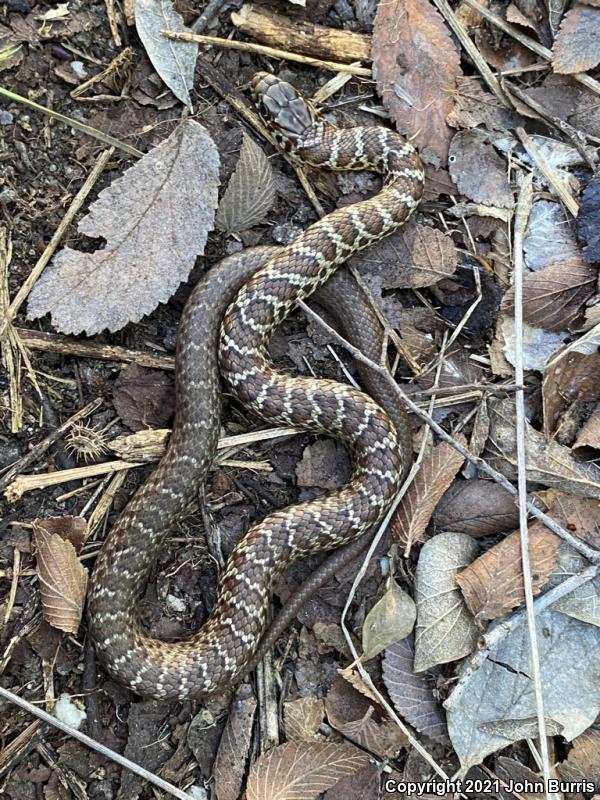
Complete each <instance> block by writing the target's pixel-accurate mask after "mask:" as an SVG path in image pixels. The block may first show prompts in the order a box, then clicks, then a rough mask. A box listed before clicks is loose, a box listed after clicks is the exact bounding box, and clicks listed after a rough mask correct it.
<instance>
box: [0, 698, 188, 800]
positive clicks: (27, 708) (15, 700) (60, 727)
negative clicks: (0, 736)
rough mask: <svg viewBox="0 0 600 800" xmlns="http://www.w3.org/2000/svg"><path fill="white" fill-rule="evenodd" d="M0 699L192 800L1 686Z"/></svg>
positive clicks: (141, 775) (185, 799)
mask: <svg viewBox="0 0 600 800" xmlns="http://www.w3.org/2000/svg"><path fill="white" fill-rule="evenodd" d="M0 697H3V698H4V699H5V700H8V701H9V702H10V703H14V704H15V705H16V706H19V708H22V709H23V710H24V711H28V712H29V713H30V714H33V716H34V717H37V718H38V719H41V720H43V721H44V722H47V723H48V724H49V725H53V726H54V727H55V728H58V730H59V731H62V732H63V733H67V734H68V735H69V736H72V737H73V738H74V739H77V741H79V742H81V743H82V744H84V745H86V747H89V748H90V750H95V751H96V752H97V753H100V754H101V755H103V756H106V757H107V758H110V759H112V761H114V762H115V763H117V764H119V765H120V766H121V767H125V769H128V770H131V772H135V774H136V775H139V776H140V777H141V778H144V780H147V781H148V782H149V783H152V784H154V786H158V788H159V789H162V790H163V791H164V792H167V793H168V794H170V795H172V796H173V797H177V798H179V800H194V798H193V797H192V796H191V795H189V794H187V792H183V791H182V790H181V789H178V788H177V787H176V786H173V784H172V783H169V782H168V781H165V780H163V779H162V778H159V777H158V775H153V773H152V772H148V770H147V769H144V767H141V766H140V765H139V764H136V763H135V762H133V761H130V760H129V759H128V758H125V757H124V756H122V755H120V753H115V751H114V750H111V749H110V748H108V747H105V746H104V745H103V744H100V742H97V741H95V740H94V739H92V738H90V737H89V736H86V734H85V733H81V732H80V731H78V730H76V729H75V728H72V727H71V726H70V725H65V723H64V722H61V720H59V719H57V718H56V717H54V716H52V714H48V713H47V712H46V711H43V710H42V709H41V708H38V707H37V706H34V705H33V704H32V703H28V702H27V700H23V698H22V697H19V696H18V695H16V694H13V693H12V692H9V691H8V690H7V689H4V688H2V687H1V686H0Z"/></svg>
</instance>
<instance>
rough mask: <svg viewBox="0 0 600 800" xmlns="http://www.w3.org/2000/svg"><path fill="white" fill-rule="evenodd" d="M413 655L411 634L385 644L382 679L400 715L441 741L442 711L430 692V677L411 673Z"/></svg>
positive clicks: (443, 728)
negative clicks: (388, 644)
mask: <svg viewBox="0 0 600 800" xmlns="http://www.w3.org/2000/svg"><path fill="white" fill-rule="evenodd" d="M414 655H415V646H414V642H413V637H412V636H408V637H407V638H406V639H402V641H400V642H396V643H395V644H393V645H391V646H390V647H388V648H387V649H386V651H385V655H384V658H383V682H384V683H385V687H386V689H387V690H388V694H389V696H390V697H391V699H392V702H393V704H394V708H395V709H396V711H397V712H398V713H399V714H400V716H402V717H404V719H405V720H406V721H407V722H409V723H410V724H411V725H412V726H413V727H415V728H416V729H417V730H418V731H419V733H423V734H425V735H426V736H429V738H430V739H433V740H434V741H438V742H444V741H446V740H447V737H448V732H447V729H446V719H445V714H444V710H443V708H442V705H441V703H440V702H439V700H436V699H435V697H434V695H433V683H432V679H431V677H428V676H426V675H422V674H419V675H417V674H415V673H414V672H413V661H414Z"/></svg>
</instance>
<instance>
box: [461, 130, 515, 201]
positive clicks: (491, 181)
mask: <svg viewBox="0 0 600 800" xmlns="http://www.w3.org/2000/svg"><path fill="white" fill-rule="evenodd" d="M448 165H449V167H448V169H449V172H450V177H451V178H452V180H453V181H454V183H455V184H456V185H457V186H458V188H459V190H460V191H461V192H462V194H464V195H465V196H466V197H468V198H469V199H471V200H474V201H475V202H476V203H482V204H483V205H486V206H497V207H498V208H512V207H513V206H514V199H513V194H512V190H511V188H510V184H509V182H508V175H507V169H506V163H505V161H503V159H501V158H500V156H499V155H498V153H497V152H496V151H495V150H494V148H493V147H492V145H491V144H489V143H488V142H487V138H486V136H485V135H484V134H483V133H482V132H481V131H479V130H472V131H459V132H458V133H457V134H455V136H454V138H453V139H452V142H451V144H450V154H449V156H448Z"/></svg>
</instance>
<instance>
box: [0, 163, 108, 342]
mask: <svg viewBox="0 0 600 800" xmlns="http://www.w3.org/2000/svg"><path fill="white" fill-rule="evenodd" d="M113 153H114V149H113V148H112V147H111V148H110V149H108V150H105V151H104V152H103V153H102V154H101V155H100V157H99V158H98V160H97V161H96V163H95V164H94V168H93V169H92V171H91V172H90V174H89V175H88V177H87V179H86V181H85V183H84V184H83V186H82V187H81V189H80V190H79V191H78V192H77V194H76V195H75V197H74V198H73V202H72V203H71V205H70V206H69V208H68V209H67V211H66V213H65V215H64V217H63V218H62V219H61V221H60V224H59V225H58V227H57V229H56V230H55V231H54V234H53V236H52V238H51V239H50V241H49V242H48V244H47V245H46V247H45V248H44V252H43V253H42V255H41V256H40V258H39V259H38V262H37V264H36V265H35V267H34V268H33V269H32V270H31V272H30V273H29V275H28V276H27V279H26V280H25V282H24V283H23V285H22V286H21V288H20V289H19V291H18V292H17V294H16V295H15V297H14V299H13V301H12V303H11V304H10V308H9V309H8V313H7V314H6V317H5V318H4V320H2V325H1V326H0V338H2V337H3V336H4V334H5V331H6V329H7V327H8V325H9V324H10V323H11V322H12V320H14V318H15V317H16V316H17V314H18V312H19V309H20V308H21V306H22V305H23V303H24V302H25V300H26V299H27V296H28V294H29V292H30V291H31V289H32V287H33V285H34V284H35V282H36V281H37V279H38V278H39V277H40V275H41V274H42V272H43V271H44V269H45V268H46V266H47V264H48V262H49V261H50V259H51V258H52V256H53V255H54V252H55V250H56V248H57V247H58V245H59V243H60V241H61V239H62V237H63V235H64V233H65V231H66V230H67V228H68V227H69V225H70V224H71V222H72V221H73V219H74V218H75V215H76V214H77V212H78V211H79V209H80V208H81V206H82V205H83V203H84V201H85V199H86V198H87V196H88V194H89V193H90V192H91V190H92V188H93V187H94V185H95V183H96V181H97V180H98V178H99V177H100V175H102V173H103V172H104V168H105V167H106V165H107V164H108V161H109V159H110V157H111V156H112V155H113Z"/></svg>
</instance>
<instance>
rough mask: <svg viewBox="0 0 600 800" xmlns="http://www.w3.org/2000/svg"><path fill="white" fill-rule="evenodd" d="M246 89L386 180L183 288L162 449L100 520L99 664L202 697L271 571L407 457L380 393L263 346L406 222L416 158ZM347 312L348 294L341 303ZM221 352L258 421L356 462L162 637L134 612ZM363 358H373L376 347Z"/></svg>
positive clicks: (258, 602) (189, 461)
mask: <svg viewBox="0 0 600 800" xmlns="http://www.w3.org/2000/svg"><path fill="white" fill-rule="evenodd" d="M253 88H254V92H255V95H256V98H257V102H258V103H259V106H260V107H261V111H262V112H263V115H264V116H266V117H268V118H270V120H271V124H272V125H273V126H274V128H275V132H276V136H277V138H278V139H279V140H280V141H281V142H282V143H283V145H284V147H285V148H286V149H287V150H289V151H290V152H291V153H292V154H293V156H294V158H296V159H297V160H299V161H301V162H302V163H305V164H308V165H310V166H315V167H321V168H327V169H336V170H358V169H361V170H362V169H371V170H376V171H379V172H381V173H383V176H384V182H383V187H382V189H381V191H380V192H379V193H378V194H377V195H375V196H374V197H372V198H370V199H368V200H365V201H362V202H360V203H355V204H353V205H351V206H347V207H345V208H339V209H336V210H335V211H333V212H332V213H330V214H328V215H327V216H326V217H324V218H323V219H321V220H319V221H317V222H315V223H314V224H313V225H311V226H310V227H309V228H307V230H305V231H304V232H303V233H302V234H300V236H298V238H297V239H296V240H295V241H294V242H293V243H292V244H290V245H289V246H287V247H285V248H282V249H279V250H277V251H276V252H275V254H274V255H273V254H271V252H268V253H265V249H264V248H262V249H258V250H257V251H253V250H250V251H248V252H247V253H243V254H242V255H241V256H236V257H233V258H229V259H225V260H224V261H222V262H221V263H220V264H218V265H217V267H216V268H213V269H212V270H211V272H210V273H209V274H208V276H207V277H206V278H205V279H204V280H203V281H201V282H200V283H199V284H198V286H197V287H196V288H195V290H194V291H193V293H192V295H191V296H190V298H189V301H188V303H187V305H186V308H185V311H184V313H183V315H182V319H181V324H180V330H179V336H178V342H177V356H176V364H177V367H176V400H177V407H176V416H175V423H174V427H173V433H172V435H171V438H170V441H169V445H168V448H167V452H166V453H165V455H164V456H163V458H162V460H161V462H160V464H159V465H158V467H157V468H156V470H155V471H154V472H153V473H152V475H151V477H150V478H149V479H148V480H147V481H146V483H145V484H144V485H143V486H142V487H141V488H140V489H139V491H138V492H137V493H136V494H135V496H134V497H133V499H132V500H131V501H130V502H129V504H128V505H127V507H126V509H125V511H124V512H123V513H122V514H121V516H120V518H119V519H118V521H117V523H116V525H115V526H114V527H113V529H112V531H111V532H110V534H109V536H108V538H107V540H106V542H105V544H104V547H103V549H102V551H101V553H100V555H99V557H98V559H97V561H96V566H95V569H94V572H93V575H92V579H91V582H90V591H89V596H88V617H89V623H90V631H91V635H92V637H93V641H94V643H95V646H96V650H97V652H98V654H99V656H100V657H101V659H102V661H103V662H104V663H105V665H106V667H107V669H108V670H109V672H110V673H111V674H112V675H113V676H114V677H115V678H116V679H117V680H119V681H121V682H122V683H124V684H126V685H128V686H129V687H130V688H131V689H132V690H134V691H136V692H138V693H139V694H143V695H151V696H154V697H172V698H175V697H177V698H184V697H188V696H198V695H202V694H207V693H210V692H213V691H214V690H215V689H218V688H225V687H228V686H230V685H231V684H232V683H233V682H234V681H235V680H236V679H238V678H239V677H241V676H242V675H243V674H244V673H245V671H247V668H248V664H249V662H250V661H251V659H252V657H253V655H254V654H255V653H256V651H257V648H258V647H259V644H260V641H261V636H262V635H263V633H264V630H265V626H266V622H267V611H268V606H269V603H270V599H271V595H272V591H273V586H274V584H275V582H276V581H277V579H278V577H279V576H280V575H281V573H282V571H283V570H284V569H285V568H286V567H287V566H288V565H289V564H291V563H292V562H293V561H294V560H296V559H297V558H299V557H301V556H304V555H308V554H310V553H315V552H319V551H321V550H328V549H333V548H336V547H340V546H341V545H343V544H346V543H349V542H354V541H355V540H357V539H358V538H359V537H360V536H361V535H362V534H363V533H364V532H365V531H367V530H368V529H370V528H372V526H374V525H375V524H376V523H377V522H378V521H379V520H380V519H381V518H382V516H383V515H384V513H385V511H386V510H387V508H388V507H389V504H390V503H391V501H392V499H393V497H394V495H395V494H396V492H397V490H398V487H399V484H400V481H401V478H402V476H403V475H404V474H405V473H406V469H407V467H408V465H409V463H410V453H411V447H410V436H409V431H408V427H407V424H406V419H405V416H404V414H403V412H402V411H398V412H397V413H396V415H395V416H394V423H395V425H394V423H392V421H391V420H390V417H389V416H388V414H387V413H385V412H384V411H383V410H382V409H381V408H380V406H379V405H377V403H376V402H374V401H373V400H372V399H371V398H369V397H368V396H367V395H365V394H363V393H362V392H360V391H358V390H356V389H354V388H352V387H350V386H346V385H344V384H340V383H336V382H334V381H330V380H320V379H315V378H312V377H311V378H306V377H291V376H288V375H284V374H282V373H280V372H277V371H276V370H275V368H274V367H273V365H272V364H271V362H270V360H269V358H268V354H267V346H268V342H269V339H270V337H271V335H272V333H273V331H274V330H275V328H276V327H277V326H278V325H279V324H280V323H281V322H282V320H283V319H284V318H285V317H286V316H287V315H288V314H289V313H290V311H291V310H292V309H293V307H294V304H295V302H296V300H298V299H303V298H306V297H308V296H310V295H311V294H313V293H314V292H315V291H316V290H317V289H318V288H319V287H320V286H321V285H322V284H324V283H326V281H327V280H328V278H330V276H331V275H332V274H333V273H334V272H335V270H336V269H337V267H338V266H339V265H340V264H342V263H343V262H344V261H346V260H347V259H348V258H349V257H350V256H351V255H352V254H353V253H355V252H357V251H359V250H362V249H364V248H365V247H368V246H369V245H370V244H371V243H373V242H375V241H377V240H378V239H381V238H382V237H384V236H386V235H388V234H390V233H392V232H393V231H394V230H396V229H397V228H398V227H399V226H400V225H402V224H403V223H404V222H405V221H406V219H407V218H408V217H409V215H410V214H411V213H412V212H413V211H414V209H415V208H416V206H417V205H418V202H419V200H420V197H421V194H422V188H423V179H424V175H423V167H422V164H421V161H420V159H419V157H418V156H417V154H416V153H415V151H414V149H413V147H412V145H410V143H408V142H407V141H406V140H404V139H403V138H402V137H401V136H400V135H398V134H396V133H394V132H393V131H390V130H388V129H386V128H381V127H355V128H350V129H339V128H336V127H334V126H333V125H330V124H329V123H327V122H325V121H324V120H322V119H321V118H320V117H319V116H318V115H317V114H316V112H315V111H314V109H313V108H312V106H311V105H310V104H309V103H307V102H306V101H305V100H304V99H303V98H301V97H300V96H299V95H298V93H297V92H296V90H295V89H294V88H293V87H292V86H290V85H289V84H287V83H284V82H283V81H280V80H278V79H277V78H275V77H274V76H272V75H268V74H266V73H260V74H259V75H257V76H256V77H255V79H254V82H253ZM265 260H266V263H264V262H265ZM261 263H262V264H263V265H262V266H259V264H261ZM256 270H258V271H256ZM340 285H341V286H342V287H343V286H344V284H343V283H340ZM240 286H241V287H242V288H241V289H239V287H240ZM238 289H239V291H238ZM236 291H238V293H237V296H235V298H234V300H233V302H230V301H231V297H232V296H233V294H234V293H235V292H236ZM342 291H344V289H343V288H342ZM334 306H335V304H334ZM357 308H358V307H357ZM354 312H355V308H354V307H351V308H350V309H347V310H346V311H345V312H342V313H343V314H345V315H346V317H347V316H348V315H349V314H350V315H353V316H354ZM356 313H357V314H358V311H357V312H356ZM221 320H222V327H221V333H220V343H219V322H220V321H221ZM369 324H370V325H371V328H373V323H372V321H371V322H370V323H365V325H367V326H368V325H369ZM376 324H377V323H375V325H376ZM361 325H362V322H361V319H360V317H359V316H356V317H355V318H353V319H346V320H345V329H346V333H348V332H349V331H351V332H352V336H351V338H352V339H353V341H354V342H356V340H357V339H358V338H359V337H360V334H361ZM218 351H219V366H220V370H221V374H222V375H223V377H224V379H225V380H226V382H227V383H228V385H229V387H230V388H231V390H232V391H233V392H234V394H235V395H236V396H237V398H238V400H239V401H240V402H241V403H242V404H243V405H244V406H245V407H246V408H248V409H252V410H253V411H255V412H256V413H257V414H258V415H259V416H260V417H262V418H263V419H265V420H267V421H268V422H270V423H273V422H278V423H283V424H286V425H294V426H296V427H298V428H301V429H303V430H306V431H310V432H315V433H325V434H327V435H331V436H334V437H336V438H338V439H340V440H341V441H342V442H343V443H344V444H345V445H346V446H347V447H348V449H349V451H350V453H351V455H352V457H353V462H354V471H353V475H352V478H351V480H350V481H349V482H348V483H347V484H346V485H345V486H343V487H342V488H341V489H339V490H336V491H334V492H332V493H330V494H327V495H325V496H321V497H318V498H316V499H314V500H310V501H308V502H305V503H301V504H299V505H295V506H292V507H290V508H287V509H283V510H280V511H275V512H274V513H272V514H270V515H269V516H268V517H267V518H266V519H264V520H262V521H261V522H259V523H257V524H255V525H253V526H252V527H251V528H250V530H249V531H248V533H247V534H246V536H245V537H244V539H243V540H242V541H241V542H240V543H239V544H238V545H237V546H236V547H235V549H234V550H233V552H232V553H231V555H230V557H229V559H228V561H227V564H226V567H225V569H224V571H223V573H222V574H221V576H220V578H219V585H218V591H217V599H216V602H215V605H214V608H213V610H212V612H211V614H210V616H209V618H208V620H207V621H206V622H205V624H204V625H203V627H202V628H201V629H200V631H199V632H197V633H196V634H194V635H193V636H191V637H190V638H189V639H186V640H184V641H179V642H173V643H170V642H164V641H160V640H157V639H153V638H152V637H151V636H149V635H148V633H147V632H145V631H144V629H143V627H142V626H141V624H140V622H139V619H138V617H137V614H136V613H135V609H136V604H137V601H138V599H139V596H140V594H141V592H142V590H143V588H144V586H145V584H146V583H147V581H148V577H149V574H150V571H151V569H152V566H153V564H154V562H155V559H156V555H157V553H158V551H159V550H160V548H161V546H162V545H163V543H164V541H165V538H166V537H167V535H168V534H169V532H170V531H171V530H172V529H173V526H174V524H175V523H176V522H177V520H178V519H179V518H180V517H181V515H182V514H183V512H184V510H185V508H186V506H187V505H188V504H189V502H190V501H191V500H192V499H193V497H194V495H195V493H196V492H197V490H198V487H199V486H200V485H202V483H203V481H204V479H205V477H206V474H207V472H208V469H209V467H210V465H211V463H212V460H213V456H214V453H215V449H216V444H217V438H218V433H219V419H220V394H221V389H220V385H219V379H218V369H217V352H218ZM368 355H369V356H370V357H371V358H374V359H375V360H379V355H380V354H379V353H377V352H373V351H371V352H370V353H368ZM371 377H373V376H371ZM384 391H385V390H384ZM383 400H385V398H383ZM392 405H393V404H392Z"/></svg>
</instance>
